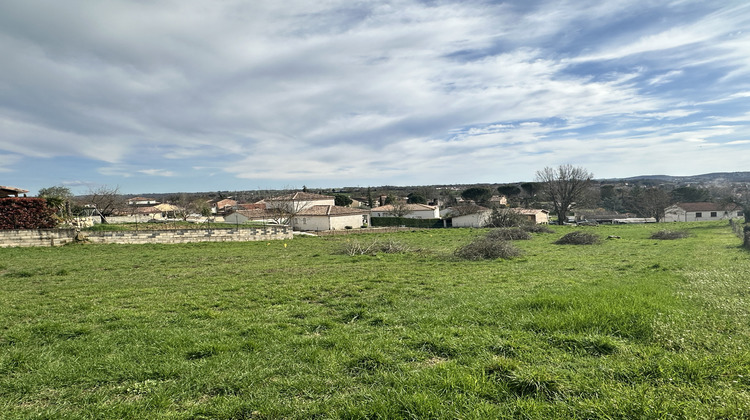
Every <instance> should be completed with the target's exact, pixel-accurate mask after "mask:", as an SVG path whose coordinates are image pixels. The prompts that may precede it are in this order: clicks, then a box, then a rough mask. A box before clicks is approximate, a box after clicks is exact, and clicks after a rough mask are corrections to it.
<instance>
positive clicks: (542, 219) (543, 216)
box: [512, 209, 549, 225]
mask: <svg viewBox="0 0 750 420" xmlns="http://www.w3.org/2000/svg"><path fill="white" fill-rule="evenodd" d="M512 210H514V211H515V212H517V213H520V214H522V215H524V216H526V219H528V221H529V222H532V223H536V224H538V225H546V224H549V211H547V210H541V209H512Z"/></svg>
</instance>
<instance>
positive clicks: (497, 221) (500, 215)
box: [487, 208, 529, 228]
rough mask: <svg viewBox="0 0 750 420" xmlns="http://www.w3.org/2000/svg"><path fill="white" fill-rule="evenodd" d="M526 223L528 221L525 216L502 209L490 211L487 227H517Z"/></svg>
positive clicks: (511, 210)
mask: <svg viewBox="0 0 750 420" xmlns="http://www.w3.org/2000/svg"><path fill="white" fill-rule="evenodd" d="M528 223H529V221H528V220H527V219H526V216H524V215H522V214H521V213H519V212H517V211H515V210H513V209H507V208H503V209H494V210H492V213H491V214H490V220H489V222H488V223H487V226H488V227H496V228H504V227H518V226H524V225H526V224H528Z"/></svg>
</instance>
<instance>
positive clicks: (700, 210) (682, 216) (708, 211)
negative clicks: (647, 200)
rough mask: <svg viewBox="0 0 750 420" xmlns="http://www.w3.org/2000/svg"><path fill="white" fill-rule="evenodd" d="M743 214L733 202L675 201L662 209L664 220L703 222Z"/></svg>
mask: <svg viewBox="0 0 750 420" xmlns="http://www.w3.org/2000/svg"><path fill="white" fill-rule="evenodd" d="M743 216H744V214H743V212H742V208H741V207H739V206H737V205H735V204H730V205H727V206H723V205H720V204H716V203H709V202H705V203H676V204H673V205H671V206H669V207H667V208H666V209H664V221H665V222H705V221H711V220H724V219H731V218H734V217H743Z"/></svg>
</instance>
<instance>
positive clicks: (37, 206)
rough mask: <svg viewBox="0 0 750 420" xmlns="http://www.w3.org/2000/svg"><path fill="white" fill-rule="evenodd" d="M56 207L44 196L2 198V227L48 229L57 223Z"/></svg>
mask: <svg viewBox="0 0 750 420" xmlns="http://www.w3.org/2000/svg"><path fill="white" fill-rule="evenodd" d="M54 214H55V209H53V208H50V207H49V206H48V205H47V201H46V200H45V199H43V198H26V197H24V198H21V197H9V198H0V229H47V228H53V227H55V226H56V225H57V221H56V220H55V216H54Z"/></svg>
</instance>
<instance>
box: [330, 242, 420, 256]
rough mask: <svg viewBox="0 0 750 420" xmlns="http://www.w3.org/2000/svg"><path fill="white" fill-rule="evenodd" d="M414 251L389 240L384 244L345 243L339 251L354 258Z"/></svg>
mask: <svg viewBox="0 0 750 420" xmlns="http://www.w3.org/2000/svg"><path fill="white" fill-rule="evenodd" d="M412 251H415V250H414V249H411V248H409V246H408V245H406V244H404V243H402V242H399V241H395V240H393V239H389V240H387V241H385V242H380V241H372V242H370V243H362V242H359V241H347V242H346V243H345V244H344V247H343V249H342V250H341V253H342V254H345V255H349V256H355V255H376V254H377V253H378V252H382V253H384V254H403V253H406V252H412Z"/></svg>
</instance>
